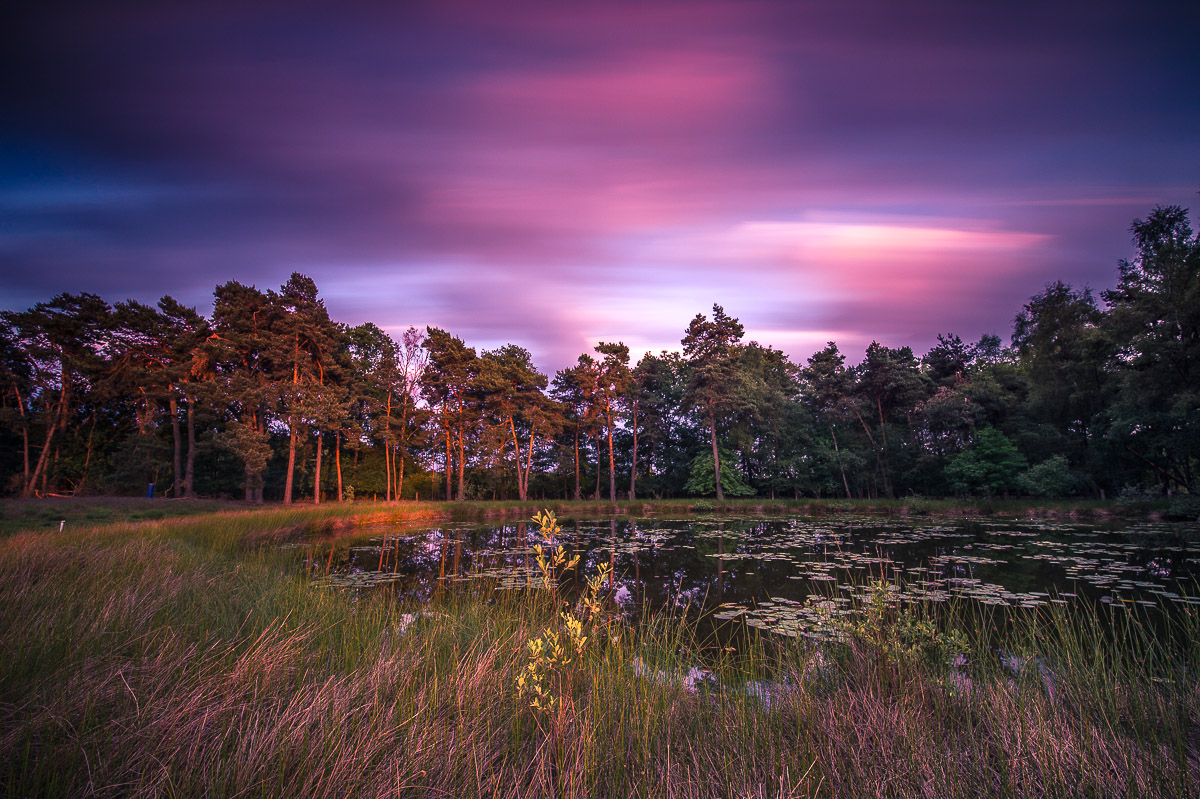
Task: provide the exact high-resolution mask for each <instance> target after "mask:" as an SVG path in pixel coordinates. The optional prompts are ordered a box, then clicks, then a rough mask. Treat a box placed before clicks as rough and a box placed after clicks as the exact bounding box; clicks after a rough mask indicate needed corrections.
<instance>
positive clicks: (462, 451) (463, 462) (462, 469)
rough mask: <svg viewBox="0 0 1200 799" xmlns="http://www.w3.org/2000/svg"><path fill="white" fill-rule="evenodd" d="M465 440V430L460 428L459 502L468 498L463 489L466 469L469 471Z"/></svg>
mask: <svg viewBox="0 0 1200 799" xmlns="http://www.w3.org/2000/svg"><path fill="white" fill-rule="evenodd" d="M463 438H464V436H463V430H462V428H461V427H459V428H458V501H459V502H462V501H463V498H464V497H465V496H466V493H465V491H464V490H463V487H464V483H465V480H464V473H465V472H466V469H467V447H466V444H465V443H464V442H463Z"/></svg>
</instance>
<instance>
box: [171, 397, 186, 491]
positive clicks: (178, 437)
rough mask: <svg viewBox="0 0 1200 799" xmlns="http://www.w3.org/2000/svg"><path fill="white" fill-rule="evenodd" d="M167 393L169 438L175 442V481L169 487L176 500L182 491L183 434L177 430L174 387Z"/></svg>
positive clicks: (176, 402)
mask: <svg viewBox="0 0 1200 799" xmlns="http://www.w3.org/2000/svg"><path fill="white" fill-rule="evenodd" d="M169 391H170V392H171V397H170V399H168V400H167V407H168V408H169V409H170V411H171V437H172V438H173V439H174V442H175V460H174V462H173V463H172V465H173V466H174V467H175V474H174V477H175V481H174V485H172V486H171V496H173V497H175V498H177V499H178V497H179V494H180V492H181V491H182V489H183V433H182V432H181V431H180V429H179V400H178V399H176V397H175V387H174V386H170V387H169Z"/></svg>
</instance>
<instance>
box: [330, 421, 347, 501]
mask: <svg viewBox="0 0 1200 799" xmlns="http://www.w3.org/2000/svg"><path fill="white" fill-rule="evenodd" d="M334 447H335V449H334V450H333V462H334V465H335V466H336V467H337V480H338V498H337V501H338V502H344V501H345V499H346V495H345V494H344V493H343V492H342V431H340V430H339V431H338V433H337V438H336V439H334Z"/></svg>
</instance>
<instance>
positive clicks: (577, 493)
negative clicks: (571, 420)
mask: <svg viewBox="0 0 1200 799" xmlns="http://www.w3.org/2000/svg"><path fill="white" fill-rule="evenodd" d="M581 499H583V493H582V492H581V491H580V488H579V425H575V501H576V502H578V501H579V500H581Z"/></svg>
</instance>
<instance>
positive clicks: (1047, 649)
mask: <svg viewBox="0 0 1200 799" xmlns="http://www.w3.org/2000/svg"><path fill="white" fill-rule="evenodd" d="M345 519H346V516H345V514H344V512H339V511H338V509H337V508H336V507H334V508H333V509H328V510H327V509H324V508H320V509H317V508H304V509H293V510H282V509H281V510H268V511H263V512H259V513H245V512H227V513H220V514H216V515H211V516H196V517H191V518H185V519H181V520H175V521H171V522H167V521H156V522H144V523H140V524H126V525H121V524H113V525H109V526H106V527H98V528H92V529H87V530H78V529H77V530H74V531H70V530H68V531H67V532H66V533H64V534H61V535H60V534H58V533H57V532H49V533H45V532H43V533H18V534H14V535H12V536H10V537H8V538H6V539H4V540H2V541H0V602H2V603H3V608H4V610H3V613H2V614H0V646H2V647H3V651H2V656H0V794H2V795H4V796H64V797H65V796H72V797H74V796H234V795H239V796H281V795H303V796H312V797H324V796H338V797H344V796H435V795H436V796H444V795H452V796H493V797H508V796H512V797H518V796H554V797H576V796H580V797H582V796H621V797H627V796H654V797H659V796H661V797H669V796H702V797H709V796H711V797H717V796H722V797H725V796H763V797H766V796H772V797H773V796H930V797H934V796H936V797H943V796H951V797H953V796H980V795H990V796H1096V797H1109V796H1200V787H1198V785H1197V781H1196V777H1195V776H1194V775H1196V774H1200V688H1198V687H1197V674H1198V673H1200V656H1198V654H1197V645H1196V642H1197V641H1198V640H1200V635H1198V633H1200V622H1198V619H1197V614H1196V613H1195V612H1194V610H1195V609H1194V608H1192V607H1190V606H1188V607H1185V608H1183V609H1182V610H1181V611H1180V612H1179V613H1177V614H1176V615H1175V617H1174V620H1173V622H1172V625H1173V626H1171V627H1170V634H1169V635H1163V634H1159V633H1156V632H1155V628H1154V627H1153V626H1152V625H1151V624H1150V623H1149V622H1148V621H1147V620H1146V618H1144V617H1143V616H1142V615H1139V613H1138V611H1134V610H1126V611H1121V612H1123V613H1126V614H1129V615H1127V616H1125V617H1119V618H1122V619H1123V621H1119V622H1118V623H1117V624H1115V625H1114V624H1111V623H1109V621H1110V620H1109V619H1107V618H1105V617H1104V616H1103V614H1106V613H1113V612H1114V611H1112V610H1111V609H1106V608H1104V607H1089V606H1079V607H1076V608H1073V609H1064V608H1061V607H1049V608H1039V609H1037V610H1036V611H1033V612H1030V613H1023V614H1021V615H1019V616H1016V617H1014V618H1012V619H1008V620H1006V629H1005V631H1004V632H1003V633H1001V634H999V635H1002V637H1003V640H1002V641H1001V642H1000V644H999V648H1000V650H1001V651H1002V653H1003V654H1004V655H1005V656H1006V658H1007V659H1005V658H1001V657H1000V656H998V653H997V643H996V641H995V640H994V637H993V636H990V635H987V634H984V633H986V632H987V630H986V628H987V627H989V626H995V625H994V622H995V619H994V618H992V617H989V616H985V615H984V616H978V617H973V616H971V615H970V614H971V613H972V611H969V610H966V609H962V610H960V611H956V612H957V613H958V616H957V617H955V618H949V619H946V618H943V619H939V623H945V624H950V625H953V626H955V627H956V628H961V629H965V630H967V631H968V641H967V652H966V653H965V654H966V659H965V665H961V666H954V665H951V664H947V663H945V662H940V661H937V660H936V659H930V658H895V657H885V656H882V655H881V649H880V646H879V640H878V639H876V640H875V641H872V640H870V639H867V640H861V641H860V640H857V639H852V640H851V641H850V642H849V643H847V644H845V645H843V646H835V647H829V648H826V649H824V650H821V649H816V648H813V647H810V646H807V645H805V644H803V643H801V642H791V641H783V640H780V639H778V638H777V637H774V636H765V635H762V634H760V633H758V632H757V631H755V632H753V633H751V634H750V635H748V636H747V638H746V640H745V641H744V642H743V643H741V644H740V645H739V646H737V647H724V646H721V645H719V644H716V643H714V641H713V640H711V639H709V638H705V637H703V636H702V635H701V634H700V633H699V629H700V627H699V626H698V625H697V624H696V623H695V620H694V619H692V618H691V617H689V616H688V615H686V614H684V613H682V612H675V613H665V614H660V615H656V616H653V617H648V618H647V619H646V620H645V623H644V624H643V625H641V626H640V627H637V628H634V627H631V626H628V625H619V624H614V625H611V626H609V627H606V628H605V634H604V635H603V636H598V638H597V644H596V646H595V647H594V648H593V649H591V650H590V652H589V656H588V657H587V658H583V659H581V660H580V661H579V662H578V664H576V667H575V668H573V669H572V670H571V671H570V672H569V674H568V679H567V680H566V682H565V685H566V686H567V690H566V691H565V692H564V696H563V701H562V703H561V705H560V706H559V707H558V708H557V709H556V711H555V713H554V714H553V715H552V716H550V717H549V718H548V719H544V720H541V722H540V723H539V719H538V718H536V717H535V716H534V715H533V712H532V711H531V710H530V709H529V708H528V707H527V705H526V704H525V703H524V702H522V701H521V700H520V699H519V698H518V697H517V695H516V690H515V689H514V684H515V679H516V675H517V672H518V671H519V670H520V669H521V668H522V667H523V666H524V664H525V661H526V656H525V651H524V650H525V647H526V643H527V641H528V640H530V638H531V637H533V636H536V635H538V634H540V632H541V630H543V629H544V628H545V626H546V625H547V624H548V623H549V622H550V621H551V620H553V619H554V617H555V614H556V613H557V612H558V610H559V608H558V607H557V605H556V602H557V601H558V600H556V599H553V598H547V596H544V595H543V594H545V593H546V592H533V591H531V592H528V593H524V594H521V593H516V592H493V591H485V590H483V589H482V588H481V587H479V586H469V587H467V588H466V589H463V590H459V591H456V592H450V591H446V592H444V593H442V594H439V595H438V596H437V597H436V598H435V600H434V601H433V602H431V603H429V604H428V605H426V606H421V607H415V606H406V605H402V604H398V603H396V602H394V601H392V600H390V599H389V598H388V597H386V596H370V595H365V594H364V595H361V596H356V595H353V594H347V593H342V592H336V591H333V590H329V589H327V588H321V587H319V586H316V585H313V584H310V582H309V580H310V578H308V577H305V576H304V574H303V570H301V569H297V560H298V553H297V552H296V550H295V549H285V548H281V547H280V546H279V545H280V544H282V543H287V542H290V543H294V544H298V545H301V546H304V545H306V544H307V543H308V542H311V541H319V542H320V543H321V546H322V547H324V546H330V545H333V546H336V545H337V541H338V536H339V535H340V534H341V532H342V531H343V529H345V525H346V524H347V522H346V521H345ZM322 551H324V550H322ZM973 627H974V628H978V629H975V630H974V631H973V632H972V628H973ZM697 668H703V669H704V671H706V672H708V673H711V674H712V675H713V676H712V678H711V679H702V680H699V681H696V680H691V681H689V679H688V677H689V675H692V674H693V673H694V672H693V670H694V669H697Z"/></svg>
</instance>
